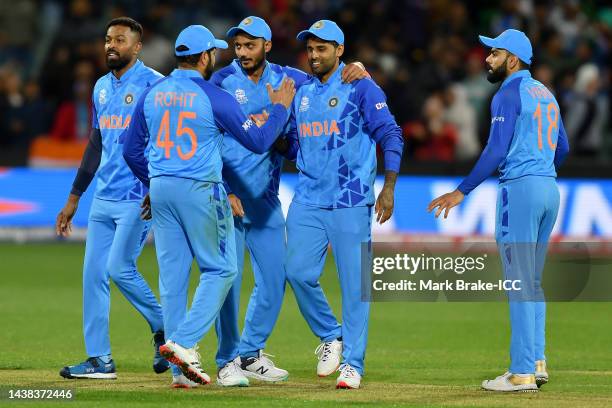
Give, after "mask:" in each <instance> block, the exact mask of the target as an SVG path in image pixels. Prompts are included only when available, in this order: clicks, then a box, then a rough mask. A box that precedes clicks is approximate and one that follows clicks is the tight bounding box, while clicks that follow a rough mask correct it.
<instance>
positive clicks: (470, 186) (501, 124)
mask: <svg viewBox="0 0 612 408" xmlns="http://www.w3.org/2000/svg"><path fill="white" fill-rule="evenodd" d="M520 112H521V100H520V96H519V94H518V92H514V91H511V90H508V91H505V92H503V93H500V94H498V95H496V96H495V97H494V98H493V102H492V103H491V118H492V120H491V130H490V132H489V140H488V142H487V145H486V146H485V148H484V150H483V151H482V153H481V154H480V157H479V158H478V161H477V162H476V165H475V166H474V168H473V169H472V171H471V172H470V174H469V175H468V176H467V177H466V178H465V180H463V181H462V182H461V184H459V187H457V189H456V190H454V191H452V192H450V193H446V194H444V195H441V196H440V197H438V198H436V199H434V200H433V201H432V202H431V203H429V206H428V207H427V211H429V212H431V211H432V210H433V209H435V208H436V207H437V208H438V210H437V211H436V218H438V216H439V215H440V213H442V211H444V218H446V217H448V212H449V211H450V209H451V208H453V207H455V206H457V205H459V204H460V203H461V202H462V201H463V199H464V197H465V196H466V195H468V194H469V193H470V192H471V191H472V190H474V189H475V188H476V187H478V186H479V185H480V183H482V182H483V181H484V180H486V179H487V177H489V176H490V175H491V174H492V173H493V171H495V169H496V168H498V167H499V165H500V163H501V162H502V161H503V160H504V158H505V157H506V155H507V154H508V149H509V148H510V143H511V142H512V137H513V135H514V130H515V125H516V120H517V119H518V116H519V114H520Z"/></svg>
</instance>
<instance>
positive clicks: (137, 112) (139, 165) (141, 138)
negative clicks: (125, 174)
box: [123, 88, 150, 187]
mask: <svg viewBox="0 0 612 408" xmlns="http://www.w3.org/2000/svg"><path fill="white" fill-rule="evenodd" d="M149 89H150V88H149ZM147 94H148V92H145V93H143V95H142V96H141V97H140V99H139V100H138V103H137V104H136V108H135V109H134V113H133V114H132V121H131V122H130V126H129V127H128V129H127V130H126V131H125V142H124V143H123V158H124V159H125V162H126V163H127V165H128V167H129V168H130V170H132V173H134V175H135V176H136V177H137V178H138V179H139V180H140V181H141V182H142V184H144V185H145V186H147V187H149V167H148V166H149V161H148V160H147V158H146V156H145V149H146V147H147V143H148V140H149V129H148V127H147V122H146V120H145V116H144V102H145V99H146V96H147Z"/></svg>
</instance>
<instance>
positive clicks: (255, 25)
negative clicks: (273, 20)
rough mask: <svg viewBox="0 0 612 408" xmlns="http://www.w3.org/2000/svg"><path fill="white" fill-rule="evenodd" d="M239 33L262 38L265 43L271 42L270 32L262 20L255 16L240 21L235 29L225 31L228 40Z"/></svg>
mask: <svg viewBox="0 0 612 408" xmlns="http://www.w3.org/2000/svg"><path fill="white" fill-rule="evenodd" d="M240 31H244V32H245V33H247V34H249V35H252V36H253V37H258V38H263V39H264V40H266V41H270V40H272V30H270V26H268V23H266V21H265V20H264V19H263V18H260V17H257V16H249V17H247V18H245V19H244V20H242V21H241V22H240V24H238V26H237V27H232V28H230V29H229V30H227V36H228V37H229V38H232V37H235V36H236V35H237V34H238V33H239V32H240Z"/></svg>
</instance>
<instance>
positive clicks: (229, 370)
mask: <svg viewBox="0 0 612 408" xmlns="http://www.w3.org/2000/svg"><path fill="white" fill-rule="evenodd" d="M221 371H223V374H224V375H223V377H228V376H231V375H235V374H238V373H240V372H241V371H239V368H238V365H237V364H236V363H234V362H233V361H230V362H229V363H227V364H226V365H225V367H223V369H222V370H221Z"/></svg>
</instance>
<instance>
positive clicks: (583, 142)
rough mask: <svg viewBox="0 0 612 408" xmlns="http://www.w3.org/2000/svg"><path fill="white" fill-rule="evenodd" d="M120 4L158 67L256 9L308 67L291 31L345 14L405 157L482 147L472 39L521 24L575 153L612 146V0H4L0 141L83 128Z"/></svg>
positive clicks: (482, 75)
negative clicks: (205, 32)
mask: <svg viewBox="0 0 612 408" xmlns="http://www.w3.org/2000/svg"><path fill="white" fill-rule="evenodd" d="M607 4H608V5H607ZM122 15H127V16H130V17H133V18H135V19H136V20H138V21H139V22H141V23H142V25H143V26H144V29H145V35H144V38H143V44H144V47H143V50H142V53H141V59H142V60H143V61H144V62H145V63H146V64H147V65H149V66H151V67H153V68H155V69H157V70H158V71H160V72H161V73H163V74H167V73H169V72H170V71H171V70H172V68H173V66H174V57H173V43H174V39H175V37H176V35H177V33H178V32H179V31H180V30H181V29H182V28H184V27H185V26H187V25H189V24H193V23H197V24H204V25H206V26H208V27H209V28H211V30H212V31H213V32H214V33H215V34H216V35H217V36H218V37H221V38H223V37H224V35H225V32H226V30H227V29H228V28H229V27H230V26H233V25H236V24H237V23H239V21H240V20H241V19H242V18H243V17H245V16H247V15H259V16H261V17H263V18H264V19H266V21H268V23H269V24H270V26H271V28H272V32H273V49H272V52H271V53H270V55H269V59H270V60H271V61H273V62H275V63H278V64H283V65H292V66H296V67H298V68H301V69H303V70H305V71H307V72H308V67H307V63H306V56H305V53H304V49H303V45H302V44H300V43H299V42H297V41H296V40H295V35H296V33H297V32H298V31H300V30H302V29H304V28H305V27H308V26H309V25H310V24H311V23H313V22H314V21H316V20H318V19H321V18H329V19H333V20H335V21H337V22H338V23H339V25H340V26H341V27H342V29H343V30H344V32H345V37H346V53H345V57H344V60H345V61H355V60H358V61H361V62H362V63H364V64H365V66H366V67H367V69H368V71H369V72H370V74H371V75H372V77H373V78H374V79H375V80H376V82H377V83H378V84H379V85H380V86H381V87H382V88H383V89H384V90H385V92H386V94H387V97H388V104H389V106H390V107H391V110H392V112H393V113H394V114H395V116H396V119H397V120H398V123H399V124H400V126H402V128H403V131H404V137H405V138H406V141H407V143H406V145H407V152H406V154H405V160H410V161H415V160H426V161H442V162H455V161H469V160H473V159H474V158H475V157H477V156H478V154H479V152H480V151H481V149H482V146H483V144H484V143H486V140H487V137H488V129H489V121H490V113H489V102H490V100H491V97H492V95H493V93H494V92H495V90H496V89H497V85H491V84H490V83H489V82H488V81H487V79H486V71H485V68H484V59H485V58H486V55H487V54H486V50H485V49H484V48H483V47H482V46H480V45H479V44H478V40H477V36H478V34H484V35H487V36H496V35H498V34H499V33H501V32H502V31H504V30H505V29H507V28H517V29H520V30H523V31H525V32H526V33H527V34H528V36H529V37H530V39H531V41H532V44H533V47H534V58H533V64H532V69H531V72H532V74H533V76H534V77H535V78H536V79H538V80H540V81H541V82H542V83H544V84H545V85H546V86H548V87H549V88H550V89H551V90H552V91H553V92H554V94H555V96H556V98H557V100H558V101H559V104H560V105H561V109H562V117H563V120H564V124H565V127H566V129H567V132H568V135H569V137H570V145H571V148H572V155H573V156H575V157H580V156H582V157H587V158H589V159H593V160H602V161H606V160H607V161H610V158H611V157H612V134H611V130H610V122H609V110H610V107H609V102H610V89H611V87H610V67H611V64H610V55H611V52H610V46H611V40H612V7H611V6H610V5H609V3H607V2H597V1H580V2H579V1H576V0H548V1H539V0H522V1H520V0H501V1H500V2H489V1H469V2H468V1H448V0H430V1H427V0H369V1H346V0H304V1H299V0H246V1H238V0H224V1H222V2H219V1H212V0H211V1H202V0H172V1H169V0H140V1H129V0H115V1H104V2H95V1H93V0H66V1H60V0H19V1H17V2H14V1H10V0H0V149H3V148H5V147H7V146H8V147H10V146H28V145H29V144H30V143H31V141H32V140H33V138H35V137H37V136H39V135H48V137H50V138H52V139H53V140H57V141H78V140H85V139H86V138H87V135H88V132H89V130H88V129H89V127H90V125H91V124H90V121H91V92H92V88H93V84H94V83H95V81H96V79H97V78H98V77H99V76H101V75H103V74H105V73H106V71H107V70H106V67H105V63H104V52H103V48H104V28H105V25H106V23H107V22H108V21H109V20H110V19H112V18H114V17H118V16H122ZM232 57H233V53H232V50H231V48H230V50H227V51H224V52H222V53H220V54H218V59H217V68H220V67H222V66H224V65H225V64H227V62H229V61H230V60H231V59H232ZM0 164H1V163H0Z"/></svg>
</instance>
